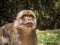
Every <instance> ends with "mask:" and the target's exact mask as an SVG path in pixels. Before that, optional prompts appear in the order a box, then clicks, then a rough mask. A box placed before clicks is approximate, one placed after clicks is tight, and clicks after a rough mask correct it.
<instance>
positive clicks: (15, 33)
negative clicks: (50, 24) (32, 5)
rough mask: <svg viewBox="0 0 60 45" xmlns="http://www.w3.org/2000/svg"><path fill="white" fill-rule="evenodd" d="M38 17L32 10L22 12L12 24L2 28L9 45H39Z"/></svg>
mask: <svg viewBox="0 0 60 45" xmlns="http://www.w3.org/2000/svg"><path fill="white" fill-rule="evenodd" d="M36 22H37V21H36V16H35V14H34V12H33V11H32V10H22V11H20V12H18V13H17V17H16V20H15V21H14V22H13V23H12V24H6V25H5V26H2V27H1V29H0V30H2V31H3V39H4V37H8V38H6V39H7V40H8V45H37V35H36V25H37V24H36Z"/></svg>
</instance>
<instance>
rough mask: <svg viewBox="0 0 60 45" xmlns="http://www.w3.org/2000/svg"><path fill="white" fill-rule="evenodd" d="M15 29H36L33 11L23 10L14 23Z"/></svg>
mask: <svg viewBox="0 0 60 45" xmlns="http://www.w3.org/2000/svg"><path fill="white" fill-rule="evenodd" d="M14 26H15V27H18V28H19V27H20V28H23V27H27V28H28V27H31V28H32V29H34V28H36V16H35V14H34V13H33V11H31V10H22V11H20V12H19V13H18V14H17V17H16V21H15V22H14Z"/></svg>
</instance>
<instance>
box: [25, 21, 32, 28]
mask: <svg viewBox="0 0 60 45" xmlns="http://www.w3.org/2000/svg"><path fill="white" fill-rule="evenodd" d="M25 25H26V26H28V27H32V26H33V23H32V22H28V23H26V24H25Z"/></svg>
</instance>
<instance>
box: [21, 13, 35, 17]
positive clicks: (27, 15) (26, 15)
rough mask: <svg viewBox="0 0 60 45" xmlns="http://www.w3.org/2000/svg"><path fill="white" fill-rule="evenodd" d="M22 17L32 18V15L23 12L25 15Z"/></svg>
mask: <svg viewBox="0 0 60 45" xmlns="http://www.w3.org/2000/svg"><path fill="white" fill-rule="evenodd" d="M22 17H32V18H34V16H33V15H29V14H25V15H23V16H22Z"/></svg>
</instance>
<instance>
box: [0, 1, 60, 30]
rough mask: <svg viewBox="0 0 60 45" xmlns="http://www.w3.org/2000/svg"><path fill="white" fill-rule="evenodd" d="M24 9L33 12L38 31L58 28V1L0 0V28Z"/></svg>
mask: <svg viewBox="0 0 60 45" xmlns="http://www.w3.org/2000/svg"><path fill="white" fill-rule="evenodd" d="M24 9H30V10H33V11H34V13H35V14H36V16H37V28H38V29H41V30H42V29H59V28H60V0H0V26H2V25H4V24H6V23H12V22H13V21H14V20H15V18H16V13H17V12H19V11H21V10H24Z"/></svg>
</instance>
